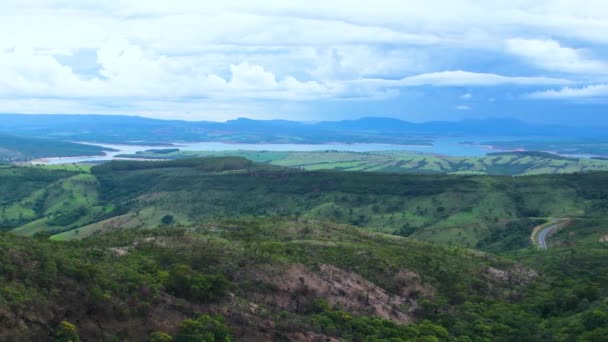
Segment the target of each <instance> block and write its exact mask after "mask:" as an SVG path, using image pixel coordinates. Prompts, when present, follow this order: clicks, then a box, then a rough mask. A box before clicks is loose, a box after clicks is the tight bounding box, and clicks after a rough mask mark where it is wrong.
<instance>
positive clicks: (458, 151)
mask: <svg viewBox="0 0 608 342" xmlns="http://www.w3.org/2000/svg"><path fill="white" fill-rule="evenodd" d="M493 139H494V140H496V139H495V138H493ZM505 140H506V139H505ZM462 141H480V139H474V138H471V137H466V138H465V137H457V138H453V137H449V138H438V139H436V140H435V142H434V144H433V146H422V145H393V144H367V143H364V144H316V145H312V144H232V143H230V144H228V143H220V142H197V143H177V142H176V143H174V144H175V146H174V147H159V146H146V145H115V144H96V145H99V146H103V147H108V148H111V149H114V150H117V151H115V152H107V153H106V155H104V156H81V157H53V158H44V159H40V160H37V161H35V163H40V164H71V163H83V162H99V161H105V160H112V159H116V156H117V155H119V154H134V153H136V152H138V151H145V150H150V149H163V148H179V149H180V150H182V151H231V150H232V151H234V150H245V151H327V150H334V151H350V152H371V151H412V152H423V153H431V154H439V155H444V156H454V157H475V156H484V155H486V154H487V153H488V152H492V150H490V149H489V147H486V146H479V145H471V144H461V142H462Z"/></svg>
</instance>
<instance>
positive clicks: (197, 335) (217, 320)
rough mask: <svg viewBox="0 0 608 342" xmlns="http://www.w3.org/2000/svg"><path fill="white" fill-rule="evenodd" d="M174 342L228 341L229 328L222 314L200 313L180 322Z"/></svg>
mask: <svg viewBox="0 0 608 342" xmlns="http://www.w3.org/2000/svg"><path fill="white" fill-rule="evenodd" d="M175 341H176V342H230V341H232V337H231V336H230V329H229V328H228V326H226V324H225V323H224V317H222V316H209V315H202V316H200V317H198V318H197V319H187V320H185V321H183V322H182V323H180V325H179V333H178V335H177V336H176V338H175Z"/></svg>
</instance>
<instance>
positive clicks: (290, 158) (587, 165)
mask: <svg viewBox="0 0 608 342" xmlns="http://www.w3.org/2000/svg"><path fill="white" fill-rule="evenodd" d="M209 156H240V157H245V158H248V159H251V160H253V161H256V162H260V163H269V164H273V165H279V166H287V167H292V168H299V169H306V170H344V171H375V172H399V173H433V174H434V173H447V174H488V175H511V176H517V175H534V174H556V173H575V172H590V171H608V160H601V159H587V158H570V157H564V156H559V155H555V154H551V153H545V152H531V151H530V152H504V153H490V154H488V155H487V156H483V157H447V156H439V155H433V154H426V153H415V152H407V151H376V152H344V151H312V152H279V151H179V150H176V149H171V150H149V151H143V152H139V153H137V154H133V155H122V157H129V158H146V159H155V158H158V159H182V158H193V157H209Z"/></svg>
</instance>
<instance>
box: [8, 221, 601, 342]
mask: <svg viewBox="0 0 608 342" xmlns="http://www.w3.org/2000/svg"><path fill="white" fill-rule="evenodd" d="M607 251H608V250H607V249H606V247H605V246H600V245H599V244H598V243H596V244H595V245H586V246H585V247H584V248H580V249H577V250H574V249H572V248H570V249H565V250H559V249H558V250H552V251H550V252H547V253H544V254H542V255H539V252H534V251H532V250H530V251H528V252H525V253H520V255H519V256H518V258H519V259H520V260H522V261H523V262H525V263H527V264H528V266H524V265H522V264H520V263H517V262H514V261H510V260H508V259H502V258H498V257H494V256H492V255H489V254H484V253H479V252H475V251H469V250H463V249H458V248H446V247H442V246H439V245H432V244H427V243H423V242H417V241H414V240H410V239H405V238H400V237H394V236H387V235H383V234H377V233H371V232H367V231H365V230H361V229H358V228H354V227H349V226H342V225H336V224H333V223H330V222H326V221H315V220H308V219H298V220H285V219H276V218H273V219H247V220H235V219H230V220H219V221H207V222H204V223H199V224H196V225H192V226H189V227H187V228H186V229H184V228H171V227H166V226H165V227H159V228H157V229H154V230H145V229H144V230H132V229H126V230H125V229H120V230H118V231H114V232H112V233H108V234H103V235H97V236H94V237H91V238H87V239H84V240H80V241H72V242H57V241H52V240H48V239H44V237H43V236H38V237H37V238H23V237H17V236H14V235H12V234H0V284H1V285H0V307H1V308H2V309H0V339H7V340H40V341H42V340H49V339H50V338H52V337H53V336H55V337H57V338H59V337H62V338H65V339H68V338H72V340H73V338H74V336H76V335H79V336H80V338H81V339H82V340H87V341H88V340H147V339H148V337H149V336H150V338H151V339H150V340H152V341H168V340H169V336H171V335H172V336H174V337H175V340H176V341H192V340H195V337H196V336H198V338H199V339H200V338H202V336H207V339H205V341H206V340H211V341H214V340H215V341H228V340H233V339H234V340H238V341H259V340H292V341H310V340H318V341H321V340H326V339H327V338H341V339H344V340H354V341H367V340H373V339H379V340H383V339H391V340H394V341H402V340H403V341H407V340H421V341H427V340H428V341H454V340H458V341H460V340H466V341H468V340H471V339H473V340H474V339H479V338H483V339H486V340H504V341H539V340H572V339H580V340H582V341H600V340H601V338H602V336H604V334H605V333H606V328H605V326H606V324H605V323H606V319H607V317H608V313H607V312H608V307H607V306H606V303H605V301H603V300H602V298H604V297H605V295H606V294H608V292H607V290H608V288H607V284H608V279H606V274H608V264H607V263H606V260H608V254H607ZM535 268H536V270H535ZM209 336H212V337H213V338H212V339H209ZM161 337H162V338H164V339H154V338H161ZM226 338H228V339H226Z"/></svg>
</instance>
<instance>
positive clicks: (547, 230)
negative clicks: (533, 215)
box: [536, 219, 569, 250]
mask: <svg viewBox="0 0 608 342" xmlns="http://www.w3.org/2000/svg"><path fill="white" fill-rule="evenodd" d="M568 222H569V220H568V219H561V220H556V221H554V222H553V223H552V224H550V225H548V226H546V227H543V228H542V229H541V230H539V231H538V233H536V244H537V245H538V247H539V248H540V249H543V250H544V249H547V248H548V246H547V236H549V235H551V234H553V233H554V232H556V231H557V230H558V229H561V228H563V227H564V226H565V225H567V224H568Z"/></svg>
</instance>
